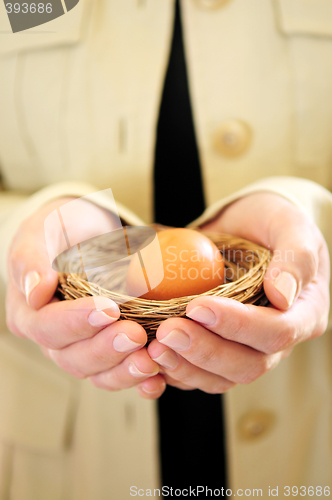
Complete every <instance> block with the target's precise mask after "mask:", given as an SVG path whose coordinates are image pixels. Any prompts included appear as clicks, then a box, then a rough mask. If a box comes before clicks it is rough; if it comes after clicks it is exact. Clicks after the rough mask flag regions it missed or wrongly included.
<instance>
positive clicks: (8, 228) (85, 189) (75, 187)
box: [0, 182, 145, 282]
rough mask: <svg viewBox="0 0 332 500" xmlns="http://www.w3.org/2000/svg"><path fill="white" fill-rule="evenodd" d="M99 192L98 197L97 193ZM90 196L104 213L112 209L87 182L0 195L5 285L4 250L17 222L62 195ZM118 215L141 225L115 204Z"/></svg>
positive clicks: (0, 263)
mask: <svg viewBox="0 0 332 500" xmlns="http://www.w3.org/2000/svg"><path fill="white" fill-rule="evenodd" d="M99 193H100V196H98V194H99ZM92 194H94V197H93V201H94V202H95V203H97V204H98V205H100V206H101V207H102V208H105V209H107V210H112V209H113V210H114V204H112V202H111V200H109V201H108V199H107V197H105V196H102V191H100V190H98V188H96V187H95V186H93V185H91V184H88V183H80V182H61V183H57V184H52V185H50V186H47V187H45V188H43V189H41V190H39V191H37V192H36V193H34V194H32V195H31V196H24V195H21V194H18V193H15V192H11V191H8V192H6V191H2V192H0V241H1V245H0V276H1V278H2V279H3V280H4V281H5V282H7V256H8V251H9V248H10V245H11V242H12V239H13V238H14V236H15V234H16V232H17V230H18V229H19V227H20V225H21V223H22V222H23V221H24V220H25V219H26V218H28V217H29V216H31V215H32V214H33V213H34V212H36V211H37V210H38V209H39V208H41V207H42V206H43V205H45V204H46V203H48V202H50V201H51V200H54V199H56V198H62V197H66V196H73V197H78V198H79V197H82V196H87V197H88V196H89V195H92ZM116 208H117V211H118V215H119V216H120V218H121V219H122V221H123V222H125V223H126V224H128V225H145V222H144V221H142V220H141V219H140V218H139V217H137V216H136V215H135V214H134V213H133V212H131V211H130V210H128V209H127V208H126V207H124V206H123V205H121V204H120V203H118V202H116Z"/></svg>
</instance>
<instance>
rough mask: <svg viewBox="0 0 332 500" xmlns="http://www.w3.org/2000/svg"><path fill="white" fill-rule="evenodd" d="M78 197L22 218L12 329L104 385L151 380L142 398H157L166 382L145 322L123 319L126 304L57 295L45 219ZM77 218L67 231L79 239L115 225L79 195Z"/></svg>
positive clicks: (12, 284) (12, 264) (13, 252)
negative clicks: (152, 353)
mask: <svg viewBox="0 0 332 500" xmlns="http://www.w3.org/2000/svg"><path fill="white" fill-rule="evenodd" d="M71 200H72V198H62V199H57V200H54V201H53V202H51V203H49V204H47V205H45V206H44V207H42V208H41V209H40V210H39V211H37V212H36V213H35V214H34V215H32V216H31V217H29V218H28V219H26V220H25V221H24V222H23V223H22V225H21V226H20V228H19V230H18V232H17V234H16V236H15V238H14V240H13V242H12V245H11V248H10V252H9V259H8V275H9V279H8V288H7V297H6V312H7V325H8V328H9V330H11V331H12V332H13V333H14V334H16V335H18V336H20V337H24V338H27V339H30V340H32V341H34V342H36V343H37V344H39V346H40V347H41V349H42V351H43V353H44V354H45V355H46V356H47V357H48V358H50V359H52V360H53V361H54V362H55V363H56V364H57V365H58V366H60V367H61V368H62V369H63V370H65V371H66V372H68V373H70V374H72V375H73V376H74V377H78V378H86V377H89V378H90V380H91V381H92V382H93V383H94V384H95V385H96V386H97V387H102V388H105V389H107V390H119V389H124V388H128V387H132V386H135V385H137V384H140V383H141V382H142V381H144V380H145V379H147V378H148V380H147V381H146V382H145V385H144V388H140V389H139V392H140V395H141V396H142V397H146V398H150V397H151V394H152V396H153V397H155V396H156V395H157V396H158V395H160V394H161V392H162V391H163V390H164V389H165V382H164V380H163V378H162V377H161V376H160V375H158V371H159V366H158V364H157V363H155V362H154V361H152V360H151V358H150V356H149V355H148V354H147V350H146V348H145V347H143V346H144V345H145V343H146V341H147V336H146V333H145V331H144V329H143V328H142V327H141V326H140V325H138V324H137V323H134V322H132V321H117V320H118V318H119V315H120V311H119V308H118V307H117V305H116V304H115V302H113V301H112V300H110V299H108V298H105V297H94V298H92V297H86V298H82V299H77V300H73V301H59V300H58V299H56V298H54V292H55V291H56V288H57V285H58V274H57V272H56V271H54V270H53V269H52V267H51V264H50V260H49V256H48V252H47V248H46V241H45V235H44V221H45V219H46V217H47V216H48V214H50V213H51V212H52V211H53V210H55V209H56V208H58V207H59V206H61V205H63V204H65V203H67V202H69V201H71ZM71 215H72V221H66V229H67V232H68V234H70V235H71V238H72V239H73V240H75V241H78V242H80V241H83V240H86V239H88V238H90V237H92V236H94V235H96V234H102V233H104V232H108V231H111V230H112V229H114V226H115V219H114V218H113V216H112V214H111V213H110V212H108V211H106V210H103V209H101V208H100V207H98V206H97V205H94V204H92V203H90V202H88V201H85V200H80V205H79V211H78V213H72V214H71ZM79 221H82V222H83V223H82V224H79V223H78V222H79ZM68 223H69V226H68ZM55 239H56V238H55ZM96 308H97V309H96ZM155 391H156V392H155Z"/></svg>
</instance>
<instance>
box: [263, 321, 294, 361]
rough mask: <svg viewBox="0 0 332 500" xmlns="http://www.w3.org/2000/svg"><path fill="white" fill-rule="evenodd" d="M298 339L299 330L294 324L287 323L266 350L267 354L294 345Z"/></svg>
mask: <svg viewBox="0 0 332 500" xmlns="http://www.w3.org/2000/svg"><path fill="white" fill-rule="evenodd" d="M296 339H297V330H296V328H295V326H294V325H292V324H287V325H286V326H285V327H284V328H283V330H282V331H281V332H280V333H279V334H278V336H277V339H276V341H275V342H273V343H272V344H271V345H270V346H269V347H268V348H267V350H266V354H275V353H276V352H279V351H283V350H284V349H287V348H288V347H290V346H292V345H293V344H294V343H295V342H296Z"/></svg>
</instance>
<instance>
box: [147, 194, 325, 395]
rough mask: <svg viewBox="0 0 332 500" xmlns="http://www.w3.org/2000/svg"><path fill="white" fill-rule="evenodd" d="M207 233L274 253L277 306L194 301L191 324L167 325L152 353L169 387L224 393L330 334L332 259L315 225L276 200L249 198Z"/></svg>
mask: <svg viewBox="0 0 332 500" xmlns="http://www.w3.org/2000/svg"><path fill="white" fill-rule="evenodd" d="M202 229H204V230H207V231H213V232H225V233H230V234H234V235H237V236H240V237H243V238H246V239H248V240H251V241H254V242H256V243H258V244H260V245H262V246H265V247H266V248H269V249H270V250H272V251H273V252H274V253H273V258H272V261H271V263H270V265H269V267H268V269H267V272H266V275H265V279H264V290H265V292H266V295H267V297H268V299H269V301H270V302H271V305H270V306H269V307H258V306H254V305H244V304H241V303H239V302H237V301H235V300H232V299H228V298H222V297H199V298H195V299H194V300H192V301H191V302H190V304H189V305H188V307H187V310H186V315H187V316H188V317H189V318H191V320H188V319H183V318H178V319H177V318H170V319H168V320H166V321H164V322H163V323H162V324H161V325H160V327H159V328H158V330H157V339H156V340H154V341H153V342H152V343H151V344H150V345H149V347H148V353H149V354H150V356H151V358H152V359H153V360H155V361H156V362H157V363H158V364H159V365H160V366H161V371H160V373H162V374H163V376H164V379H165V381H166V382H167V383H168V384H169V385H173V386H175V387H178V388H181V389H188V390H189V389H195V388H198V389H201V390H203V391H205V392H208V393H223V392H225V391H227V390H228V389H229V388H231V387H233V386H234V385H235V384H247V383H250V382H253V381H254V380H256V379H257V378H258V377H260V376H262V375H263V374H264V373H266V372H267V371H269V370H271V369H272V368H274V367H275V366H276V365H277V364H278V363H279V361H280V360H281V359H283V358H284V357H286V356H288V355H289V354H290V352H291V351H292V349H293V347H294V346H295V345H296V344H298V343H300V342H303V341H305V340H309V339H313V338H315V337H317V336H319V335H321V334H322V333H323V332H324V331H325V329H326V326H327V320H328V311H329V255H328V250H327V246H326V243H325V241H324V239H323V237H322V235H321V233H320V231H319V230H318V228H317V227H316V226H315V225H314V223H313V222H312V221H311V219H309V217H308V216H307V215H306V214H305V213H304V212H302V211H301V210H300V209H299V208H297V207H296V206H295V205H294V204H292V203H291V202H289V201H287V200H286V199H284V198H282V197H281V196H278V195H275V194H269V193H257V194H253V195H250V196H247V197H245V198H242V199H240V200H238V201H236V202H234V203H233V204H231V205H230V206H229V207H227V208H226V209H225V210H224V211H223V212H222V213H221V214H220V215H219V216H218V217H217V218H216V219H215V220H213V221H212V222H210V223H208V224H206V225H205V226H204V227H203V228H202ZM192 320H194V321H192Z"/></svg>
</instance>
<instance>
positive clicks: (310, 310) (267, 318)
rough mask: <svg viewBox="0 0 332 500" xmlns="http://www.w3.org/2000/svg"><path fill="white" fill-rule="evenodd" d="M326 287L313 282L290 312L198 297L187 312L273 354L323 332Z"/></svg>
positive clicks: (215, 329)
mask: <svg viewBox="0 0 332 500" xmlns="http://www.w3.org/2000/svg"><path fill="white" fill-rule="evenodd" d="M327 301H328V295H327V296H326V294H325V291H324V287H319V286H316V285H315V284H310V285H308V286H307V288H306V290H305V291H303V292H302V295H301V296H300V297H299V299H298V300H297V301H296V302H295V304H294V305H293V307H292V308H291V309H289V310H288V311H278V310H277V309H275V308H273V307H257V306H254V305H250V304H242V303H240V302H238V301H236V300H233V299H229V298H226V297H199V298H196V299H193V300H192V301H191V302H190V304H189V305H188V306H187V310H186V315H187V316H188V317H189V318H191V319H192V320H194V321H195V322H197V323H199V324H201V325H202V326H205V327H206V328H207V329H209V330H210V331H211V332H214V333H216V334H218V335H219V336H221V337H223V338H224V339H228V340H231V341H233V342H238V343H241V344H244V345H247V346H250V347H252V348H253V349H256V350H258V351H261V352H263V353H266V354H272V353H275V352H278V351H281V350H284V349H286V348H287V347H291V346H294V345H295V344H297V343H299V342H301V341H303V340H307V339H309V338H313V337H316V336H319V335H321V334H322V333H323V332H324V331H325V329H326V325H327V312H326V311H328V307H327V305H326V302H327Z"/></svg>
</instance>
